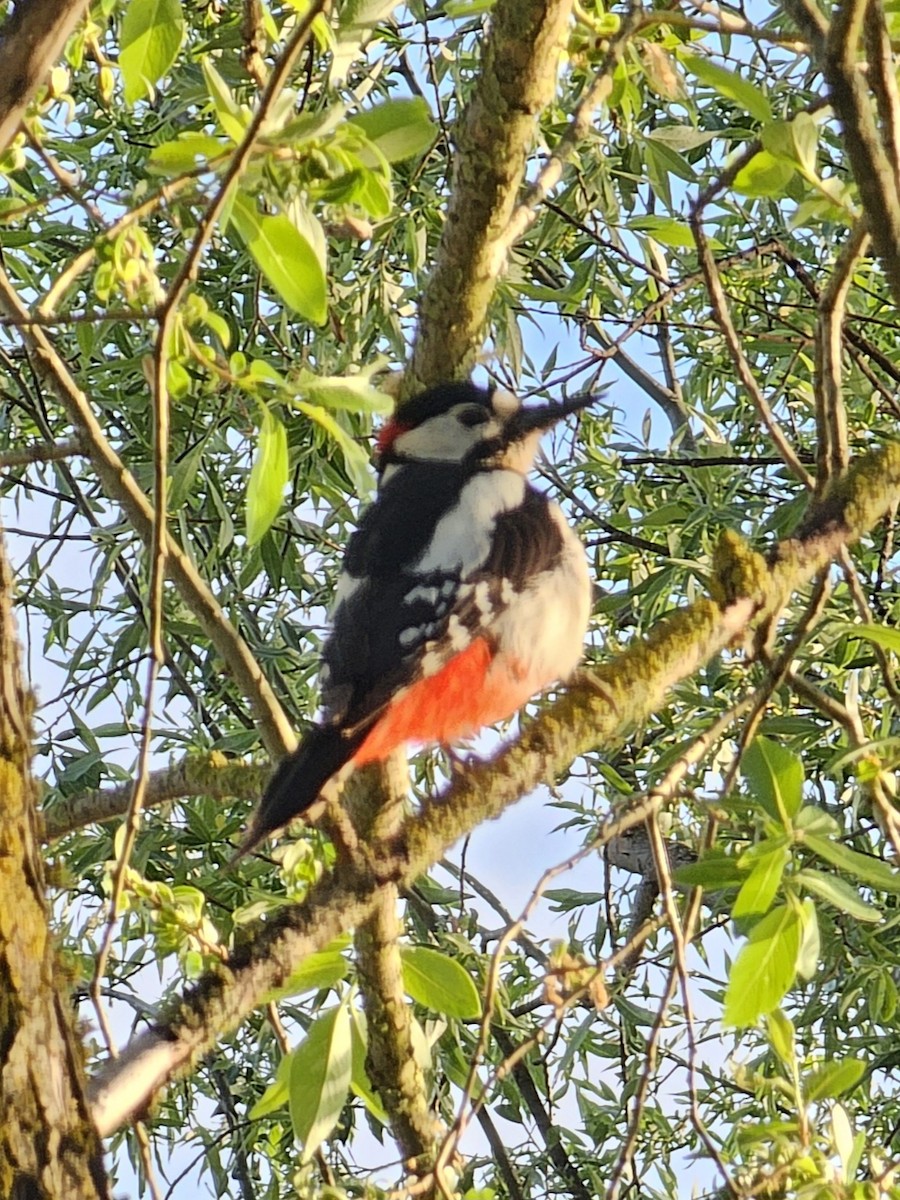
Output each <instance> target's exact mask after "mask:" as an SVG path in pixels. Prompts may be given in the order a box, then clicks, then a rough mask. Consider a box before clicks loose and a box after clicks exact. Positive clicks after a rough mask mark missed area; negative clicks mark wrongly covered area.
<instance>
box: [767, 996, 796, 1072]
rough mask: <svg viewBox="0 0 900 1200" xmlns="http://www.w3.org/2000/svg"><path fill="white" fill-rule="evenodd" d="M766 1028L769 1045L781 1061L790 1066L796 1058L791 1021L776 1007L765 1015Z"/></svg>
mask: <svg viewBox="0 0 900 1200" xmlns="http://www.w3.org/2000/svg"><path fill="white" fill-rule="evenodd" d="M766 1030H767V1031H768V1034H769V1045H770V1046H771V1047H772V1049H773V1050H774V1051H775V1053H776V1054H777V1055H778V1057H779V1058H780V1059H781V1061H782V1062H783V1063H785V1065H787V1066H790V1065H791V1063H792V1062H794V1060H795V1059H796V1050H795V1048H794V1025H793V1022H792V1021H791V1020H790V1018H789V1017H786V1016H785V1014H784V1013H783V1012H782V1011H781V1009H780V1008H776V1009H773V1010H772V1012H770V1013H769V1014H768V1015H767V1016H766Z"/></svg>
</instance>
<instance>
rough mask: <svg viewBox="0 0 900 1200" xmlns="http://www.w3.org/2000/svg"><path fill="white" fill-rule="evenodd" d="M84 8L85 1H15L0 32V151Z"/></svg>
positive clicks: (61, 49)
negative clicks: (12, 9) (11, 11)
mask: <svg viewBox="0 0 900 1200" xmlns="http://www.w3.org/2000/svg"><path fill="white" fill-rule="evenodd" d="M86 8H87V0H65V2H64V0H19V3H18V4H17V5H16V7H15V11H14V13H13V15H12V16H11V17H10V18H9V20H8V21H7V22H6V24H5V25H4V26H3V28H2V29H0V152H2V151H3V150H5V149H6V147H7V146H8V145H9V143H10V142H11V141H12V139H13V136H14V135H15V132H16V130H17V129H18V127H19V122H20V121H21V120H22V115H23V113H24V112H25V109H26V108H27V107H28V105H29V103H30V101H31V98H32V96H33V95H34V93H35V92H36V91H37V89H38V87H39V85H40V84H41V83H43V81H44V79H45V78H46V76H47V72H48V71H49V70H50V68H51V67H52V66H53V64H54V63H55V62H56V60H57V59H58V58H59V56H60V54H62V51H63V46H65V44H66V39H67V38H68V36H69V34H70V33H71V32H72V30H73V29H74V28H75V25H76V23H77V22H78V20H79V19H80V17H81V16H82V14H83V13H84V11H85V9H86Z"/></svg>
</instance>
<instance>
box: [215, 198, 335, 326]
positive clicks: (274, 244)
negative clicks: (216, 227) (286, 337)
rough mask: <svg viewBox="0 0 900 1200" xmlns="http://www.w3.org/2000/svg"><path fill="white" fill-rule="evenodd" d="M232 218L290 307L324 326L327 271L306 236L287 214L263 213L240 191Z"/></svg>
mask: <svg viewBox="0 0 900 1200" xmlns="http://www.w3.org/2000/svg"><path fill="white" fill-rule="evenodd" d="M232 220H233V222H234V224H235V226H236V227H237V231H238V233H239V234H240V235H241V237H242V238H243V240H244V242H245V243H246V245H247V249H248V250H249V251H250V254H251V256H252V257H253V261H254V262H255V263H256V265H257V266H258V267H259V269H260V271H262V273H263V275H265V277H266V279H267V280H268V281H269V283H270V284H271V285H272V287H273V288H274V289H275V291H276V292H277V293H278V295H279V296H280V297H281V299H282V300H283V301H284V302H285V304H287V305H288V306H289V307H290V308H292V309H294V311H295V312H298V313H299V314H300V315H301V317H306V319H307V320H308V321H313V322H314V323H315V324H316V325H324V323H325V318H326V317H327V315H328V302H327V297H326V292H325V272H324V271H323V270H322V266H321V263H320V262H319V259H318V256H317V254H316V252H315V249H314V247H313V246H311V245H310V242H309V240H308V239H307V237H306V236H305V235H304V234H302V233H301V232H300V230H299V229H298V228H297V227H296V226H295V225H294V224H293V223H292V222H291V220H290V219H289V218H288V217H287V216H285V214H284V213H276V214H275V215H268V214H260V213H258V212H257V211H256V206H255V205H254V203H253V201H252V200H250V199H248V197H247V196H245V195H243V194H241V193H238V194H237V195H236V196H235V199H234V208H233V210H232Z"/></svg>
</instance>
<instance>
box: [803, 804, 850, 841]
mask: <svg viewBox="0 0 900 1200" xmlns="http://www.w3.org/2000/svg"><path fill="white" fill-rule="evenodd" d="M794 829H795V830H796V831H798V832H804V833H819V834H821V835H822V836H823V837H837V836H838V834H839V833H840V832H841V827H840V826H839V825H838V823H837V821H836V820H835V819H834V817H831V816H829V815H828V813H827V812H823V811H822V810H821V808H816V806H815V805H814V804H804V806H803V808H801V809H800V811H799V812H798V813H797V816H796V818H795V819H794Z"/></svg>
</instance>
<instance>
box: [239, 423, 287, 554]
mask: <svg viewBox="0 0 900 1200" xmlns="http://www.w3.org/2000/svg"><path fill="white" fill-rule="evenodd" d="M262 414H263V421H262V428H261V429H260V431H259V444H258V447H257V451H256V458H255V459H254V460H253V468H252V470H251V471H250V479H249V482H248V484H247V541H248V542H249V544H250V545H251V546H255V545H256V543H257V542H258V541H259V540H260V538H261V537H262V536H263V534H264V533H266V531H267V530H268V528H269V526H270V525H271V524H272V522H273V521H274V520H275V518H276V517H277V516H278V512H279V510H280V508H281V501H282V497H283V496H284V488H285V484H286V483H287V481H288V444H287V430H286V429H285V427H284V426H283V425H282V423H281V422H280V421H279V420H278V418H277V417H276V416H275V414H274V413H273V412H272V411H271V409H269V408H266V407H264V406H263V408H262Z"/></svg>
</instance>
